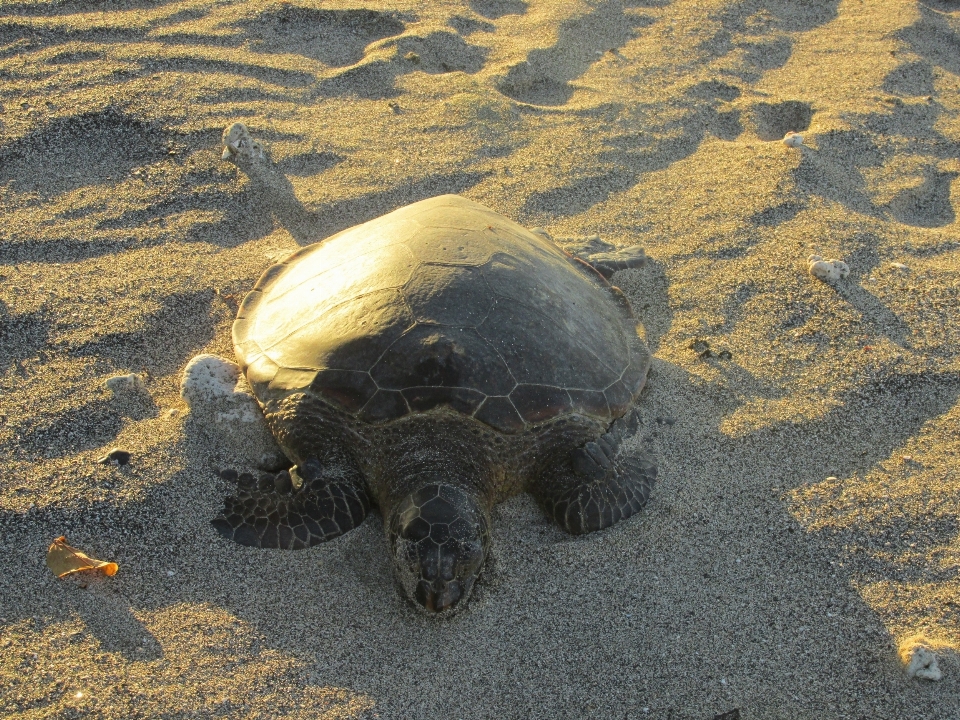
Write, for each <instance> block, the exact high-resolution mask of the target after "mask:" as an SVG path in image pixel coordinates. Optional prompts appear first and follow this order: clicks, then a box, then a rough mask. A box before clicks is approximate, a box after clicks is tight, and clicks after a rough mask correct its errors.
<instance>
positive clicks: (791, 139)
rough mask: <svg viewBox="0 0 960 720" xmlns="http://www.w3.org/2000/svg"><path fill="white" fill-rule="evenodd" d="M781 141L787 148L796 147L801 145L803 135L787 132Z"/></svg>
mask: <svg viewBox="0 0 960 720" xmlns="http://www.w3.org/2000/svg"><path fill="white" fill-rule="evenodd" d="M781 142H782V143H783V144H784V145H786V146H787V147H789V148H798V147H800V146H801V145H803V135H801V134H800V133H797V132H788V133H787V134H786V135H784V136H783V140H781Z"/></svg>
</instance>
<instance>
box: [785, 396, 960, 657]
mask: <svg viewBox="0 0 960 720" xmlns="http://www.w3.org/2000/svg"><path fill="white" fill-rule="evenodd" d="M958 423H960V405H955V406H954V407H953V408H952V409H950V410H949V412H947V413H946V414H944V415H942V416H940V417H937V418H935V419H932V420H930V421H929V422H927V423H926V424H925V425H924V426H923V427H922V429H921V430H920V432H919V433H918V434H917V435H916V436H915V437H913V438H911V439H909V440H907V442H906V443H905V444H903V445H902V446H901V447H899V448H896V449H894V451H893V452H892V453H891V454H890V456H889V457H888V458H887V459H886V460H884V461H882V462H880V463H877V464H876V465H875V466H874V467H873V468H872V469H871V470H870V471H868V472H866V473H864V474H863V475H853V476H851V477H846V478H836V477H829V478H826V479H825V480H822V481H820V482H817V483H813V484H811V485H805V486H801V487H798V488H796V489H795V490H794V491H793V492H792V493H791V494H790V500H791V512H792V514H793V515H794V517H795V518H796V519H797V520H798V521H799V522H800V523H801V524H802V525H803V526H804V527H805V528H806V529H807V530H808V531H809V532H814V533H825V534H827V535H829V536H831V537H833V538H834V539H835V542H836V544H837V546H838V551H839V555H840V557H841V558H842V565H843V566H844V567H845V568H846V569H847V572H848V573H849V577H850V581H851V583H852V584H853V585H854V587H856V588H857V590H858V592H859V593H860V595H861V596H862V597H863V599H864V600H865V601H866V602H867V604H868V605H869V606H870V607H871V608H873V610H874V611H875V612H876V613H877V615H878V616H879V617H880V618H881V620H882V621H883V622H884V624H885V625H886V627H887V628H888V630H889V631H890V633H891V635H892V636H893V637H894V638H895V639H896V640H897V642H898V644H901V645H903V644H904V643H907V644H909V642H910V641H911V638H914V637H915V636H922V637H923V638H924V643H925V644H926V645H927V646H928V647H931V648H932V649H934V650H937V651H938V652H944V651H952V652H957V651H958V650H960V580H958V579H957V570H958V569H960V535H958V526H957V516H958V513H960V474H958V472H957V468H956V458H957V457H958V455H960V435H958V434H957V432H956V427H957V426H958ZM950 428H953V429H952V430H950Z"/></svg>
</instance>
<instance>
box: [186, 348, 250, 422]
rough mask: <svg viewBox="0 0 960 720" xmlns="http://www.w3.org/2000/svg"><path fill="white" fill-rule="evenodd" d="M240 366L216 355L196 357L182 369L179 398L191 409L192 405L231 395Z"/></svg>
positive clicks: (238, 375)
mask: <svg viewBox="0 0 960 720" xmlns="http://www.w3.org/2000/svg"><path fill="white" fill-rule="evenodd" d="M239 378H240V366H239V365H237V364H236V363H234V362H230V361H229V360H224V359H223V358H222V357H218V356H216V355H197V356H196V357H195V358H193V359H192V360H191V361H190V362H188V363H187V366H186V367H185V368H184V369H183V378H182V379H181V381H180V397H182V398H183V400H184V402H186V403H187V405H189V406H190V408H191V409H192V408H193V407H194V405H196V404H198V403H203V402H210V401H211V400H216V399H218V398H228V397H230V396H232V395H233V393H234V391H235V388H236V385H237V380H238V379H239Z"/></svg>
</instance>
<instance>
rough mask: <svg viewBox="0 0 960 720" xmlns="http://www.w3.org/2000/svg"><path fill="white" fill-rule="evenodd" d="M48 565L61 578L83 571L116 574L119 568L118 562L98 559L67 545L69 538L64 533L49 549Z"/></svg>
mask: <svg viewBox="0 0 960 720" xmlns="http://www.w3.org/2000/svg"><path fill="white" fill-rule="evenodd" d="M47 567H49V568H50V569H51V570H53V572H54V574H55V575H56V576H57V577H59V578H62V577H66V576H67V575H72V574H73V573H76V572H82V571H93V572H101V573H103V574H104V575H116V573H117V570H118V569H119V566H118V565H117V564H116V563H113V562H104V561H103V560H96V559H94V558H92V557H90V556H88V555H86V554H84V553H83V552H81V551H80V550H77V548H75V547H70V546H69V545H67V538H65V537H63V536H62V535H61V536H60V537H58V538H57V539H56V540H54V541H53V544H52V545H51V546H50V547H49V548H48V549H47Z"/></svg>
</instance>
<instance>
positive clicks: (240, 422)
mask: <svg viewBox="0 0 960 720" xmlns="http://www.w3.org/2000/svg"><path fill="white" fill-rule="evenodd" d="M180 397H182V398H183V400H184V401H185V402H186V403H187V405H189V406H190V415H191V416H192V419H193V423H194V427H196V428H197V429H198V430H202V432H204V433H206V434H208V435H209V436H210V437H211V438H212V440H213V442H214V444H215V445H216V447H217V448H219V450H220V451H221V452H222V453H223V456H224V458H225V459H226V460H227V461H228V462H230V463H232V464H235V465H239V466H240V467H259V468H264V469H266V468H272V467H275V466H278V465H279V463H281V462H282V460H283V453H282V452H281V451H280V448H279V447H277V443H276V441H275V440H274V439H273V436H272V435H271V434H270V429H269V428H268V427H267V422H266V419H265V418H264V417H263V412H262V411H261V410H260V405H259V403H258V402H257V399H256V398H255V397H254V396H253V394H252V393H251V392H249V391H248V389H247V385H246V381H244V380H243V379H242V378H241V375H240V366H239V365H237V364H236V363H234V362H230V361H229V360H226V359H224V358H222V357H218V356H216V355H197V356H196V357H195V358H193V359H192V360H191V361H190V362H189V363H187V366H186V368H184V370H183V378H182V380H181V382H180Z"/></svg>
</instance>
